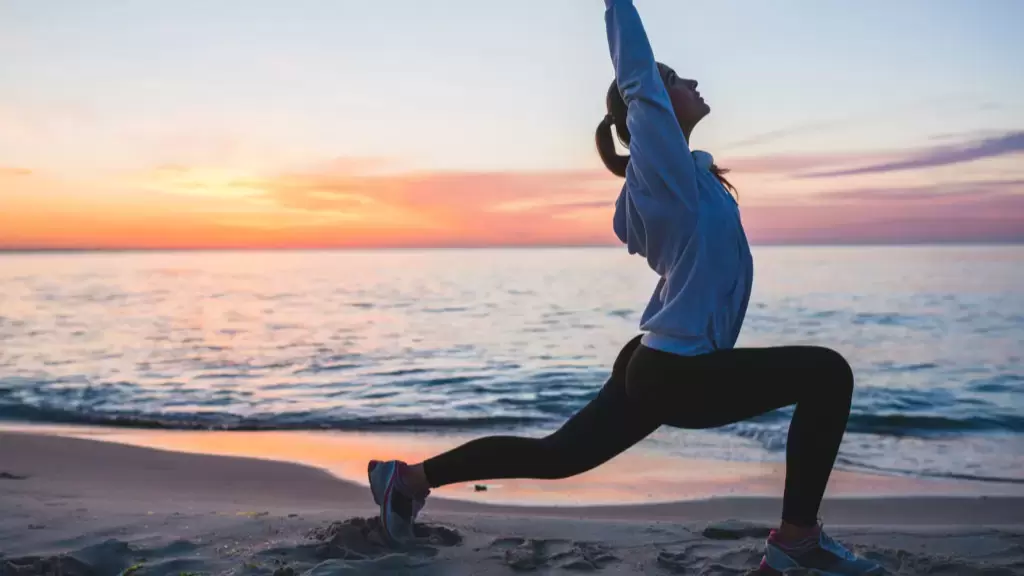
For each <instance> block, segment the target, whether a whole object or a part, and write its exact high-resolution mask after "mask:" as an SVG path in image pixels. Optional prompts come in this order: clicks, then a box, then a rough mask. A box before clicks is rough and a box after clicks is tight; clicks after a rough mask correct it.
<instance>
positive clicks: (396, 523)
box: [367, 460, 430, 545]
mask: <svg viewBox="0 0 1024 576" xmlns="http://www.w3.org/2000/svg"><path fill="white" fill-rule="evenodd" d="M405 467H406V463H405V462H401V461H399V460H391V461H389V462H381V461H379V460H371V461H370V464H369V466H368V467H367V476H369V478H370V492H371V493H372V494H373V501H374V502H375V503H376V504H377V505H378V506H380V525H381V528H382V530H381V532H383V534H384V537H385V538H386V539H387V541H388V542H389V543H390V544H395V545H400V544H404V543H406V542H408V541H410V540H412V539H413V538H414V534H413V529H412V527H413V522H414V521H415V520H416V516H418V515H419V513H420V510H422V509H423V506H424V505H425V504H426V497H427V495H429V494H430V492H429V491H428V492H427V493H426V494H422V495H415V494H413V493H412V491H411V490H410V489H409V488H408V487H406V486H405V484H403V483H402V475H401V473H402V470H403V469H404V468H405Z"/></svg>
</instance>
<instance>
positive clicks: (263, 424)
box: [0, 404, 550, 432]
mask: <svg viewBox="0 0 1024 576" xmlns="http://www.w3.org/2000/svg"><path fill="white" fill-rule="evenodd" d="M0 420H9V421H23V422H33V423H47V424H82V425H91V426H109V427H117V428H140V429H150V430H223V431H233V430H234V431H269V430H344V431H362V432H369V431H375V430H379V431H389V430H390V431H395V432H398V431H402V432H416V431H435V432H436V431H449V432H456V431H471V430H486V429H509V428H531V427H536V426H538V425H541V424H546V423H550V419H548V418H540V417H533V416H500V415H496V416H466V417H459V418H451V417H437V418H430V417H422V416H380V417H373V418H361V417H346V418H338V417H331V416H329V415H326V414H317V413H309V412H302V413H294V412H293V413H280V414H256V415H251V416H239V415H234V414H226V413H208V412H203V413H180V414H179V413H159V414H154V413H144V412H135V411H127V410H123V411H99V410H72V409H64V408H57V407H38V406H30V405H27V404H7V405H0Z"/></svg>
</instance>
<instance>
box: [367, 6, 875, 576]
mask: <svg viewBox="0 0 1024 576" xmlns="http://www.w3.org/2000/svg"><path fill="white" fill-rule="evenodd" d="M605 4H606V13H605V20H606V26H607V33H608V44H609V48H610V52H611V57H612V61H613V64H614V67H615V78H616V82H613V83H612V86H611V87H610V89H609V91H608V97H607V107H608V115H607V116H605V118H604V120H602V121H601V124H600V125H599V126H598V129H597V148H598V152H599V153H600V155H601V159H602V160H603V161H604V163H605V165H606V166H607V167H608V169H609V170H611V171H612V172H614V173H615V174H616V175H618V176H620V177H624V178H625V185H624V186H623V188H622V192H621V193H620V194H619V198H618V200H617V201H616V204H615V216H614V229H615V234H616V235H617V236H618V237H619V239H620V240H621V241H622V242H623V243H624V244H625V245H626V246H627V247H628V250H629V252H630V253H631V254H639V255H640V256H643V257H644V258H645V259H646V260H647V263H648V264H649V265H650V267H651V268H652V269H653V270H654V271H655V272H656V273H657V274H658V275H659V276H660V277H661V279H660V280H659V281H658V285H657V287H656V288H655V290H654V294H653V296H652V297H651V300H650V302H649V303H648V305H647V308H646V310H645V311H644V313H643V316H642V318H641V321H640V329H641V331H642V332H643V335H642V336H637V337H636V338H634V339H633V340H631V341H630V342H629V343H628V344H626V346H625V347H624V348H623V349H622V351H621V352H620V353H619V356H618V358H617V359H616V360H615V364H614V367H613V369H612V374H611V376H610V377H609V379H608V381H607V383H606V384H605V385H604V387H603V388H602V389H601V391H600V392H599V393H598V394H597V396H596V397H595V398H594V399H593V400H592V401H591V402H590V403H589V404H588V405H586V406H585V407H584V408H583V409H582V410H580V411H579V412H578V413H577V414H576V415H574V416H573V417H572V418H570V419H569V420H568V421H567V422H566V423H565V424H564V425H563V426H562V427H561V428H560V429H559V430H557V431H556V432H554V433H552V434H551V435H549V436H547V437H544V438H522V437H515V436H490V437H486V438H480V439H477V440H473V441H471V442H468V443H466V444H463V445H462V446H459V447H458V448H455V449H454V450H451V451H449V452H445V453H443V454H440V455H438V456H435V457H433V458H430V459H429V460H426V461H424V462H423V463H420V464H416V465H407V464H405V463H404V462H399V461H396V460H392V461H388V462H382V461H372V462H370V465H369V479H370V487H371V490H372V492H373V498H374V501H375V502H376V503H377V504H378V505H380V515H381V523H382V525H383V528H384V532H385V534H386V535H387V537H388V538H389V539H390V540H392V541H394V542H396V543H401V542H403V541H406V540H408V539H409V538H411V536H412V523H413V520H414V519H415V518H416V516H417V514H418V513H419V511H420V510H421V509H422V507H423V505H424V503H425V501H426V497H427V495H428V494H429V492H430V489H431V488H436V487H439V486H445V485H447V484H453V483H457V482H470V481H477V480H492V479H499V478H546V479H555V478H568V477H570V476H574V475H576V474H580V473H582V472H586V471H588V470H591V469H592V468H595V467H596V466H599V465H600V464H602V463H604V462H607V461H608V460H609V459H611V458H613V457H615V456H616V455H618V454H620V453H621V452H623V451H624V450H626V449H628V448H629V447H630V446H633V445H634V444H636V443H637V442H639V441H640V440H642V439H644V438H645V437H647V436H648V435H649V434H651V433H652V432H654V430H656V429H657V428H658V427H659V426H661V425H669V426H674V427H678V428H713V427H717V426H724V425H726V424H731V423H734V422H739V421H741V420H746V419H749V418H753V417H755V416H757V415H759V414H764V413H765V412H769V411H771V410H776V409H779V408H783V407H786V406H793V405H795V406H796V409H795V411H794V412H793V420H792V423H791V424H790V427H789V439H788V442H787V446H786V484H785V494H784V498H783V504H782V522H781V525H780V527H779V529H778V530H773V531H772V532H771V535H770V536H769V537H768V540H767V543H766V551H765V556H764V560H762V562H761V565H760V567H759V569H758V573H759V574H779V573H782V572H783V571H785V570H788V569H790V568H798V567H799V568H812V569H817V570H818V571H819V572H821V573H824V574H843V575H849V574H876V573H879V571H880V567H878V566H877V565H875V564H872V563H870V562H868V561H866V560H863V559H859V558H857V557H856V556H854V555H853V554H852V553H850V552H849V551H848V550H846V549H845V548H843V547H842V546H841V545H840V544H838V543H837V542H835V541H834V540H832V539H831V538H829V537H828V536H827V535H826V534H825V533H824V532H823V531H822V529H821V526H820V524H819V523H818V507H819V505H820V504H821V500H822V497H823V495H824V493H825V486H826V484H827V483H828V479H829V474H830V473H831V471H832V465H833V463H834V461H835V457H836V453H837V451H838V450H839V443H840V441H841V440H842V438H843V432H844V431H845V429H846V420H847V417H848V416H849V411H850V397H851V394H852V392H853V373H852V371H851V370H850V365H849V364H848V363H847V362H846V360H845V359H844V358H843V357H842V356H840V355H839V354H838V353H837V352H835V351H833V350H830V349H828V348H821V347H813V346H782V347H774V348H747V349H737V348H734V347H733V346H734V344H735V342H736V338H737V336H738V335H739V332H740V326H741V324H742V323H743V317H744V314H745V313H746V309H747V302H748V301H749V298H750V290H751V280H752V275H753V261H752V258H751V255H750V248H749V246H748V244H747V240H746V236H745V235H744V233H743V227H742V225H741V223H740V215H739V209H738V206H737V204H736V201H735V200H734V199H733V197H732V196H731V195H730V193H729V190H731V189H732V186H731V185H730V184H729V183H728V181H727V180H725V178H724V177H722V171H721V170H719V169H718V167H717V166H715V165H714V164H713V163H712V158H711V156H710V155H709V154H708V153H706V152H699V151H698V152H693V153H691V152H690V149H689V146H688V142H689V140H690V132H691V131H692V130H693V128H694V126H695V125H696V124H697V122H698V121H699V120H701V119H702V118H703V117H704V116H705V115H707V114H708V112H710V108H709V107H708V106H707V104H705V103H704V100H703V98H701V96H700V93H699V92H698V91H697V89H696V88H697V82H695V81H693V80H686V79H682V78H679V77H678V76H676V73H675V71H673V70H672V69H671V68H669V67H667V66H665V65H662V64H660V63H657V62H655V60H654V55H653V53H652V50H651V46H650V43H649V42H648V39H647V35H646V33H645V31H644V29H643V25H642V23H641V21H640V16H639V15H638V14H637V12H636V9H635V8H634V7H633V5H632V2H631V1H630V0H605ZM613 129H614V131H615V133H616V134H617V135H618V137H619V139H620V140H621V141H622V142H623V143H624V144H627V145H628V146H629V151H630V155H629V156H620V155H618V154H617V152H616V151H615V146H614V143H613V134H612V130H613ZM727 189H729V190H727Z"/></svg>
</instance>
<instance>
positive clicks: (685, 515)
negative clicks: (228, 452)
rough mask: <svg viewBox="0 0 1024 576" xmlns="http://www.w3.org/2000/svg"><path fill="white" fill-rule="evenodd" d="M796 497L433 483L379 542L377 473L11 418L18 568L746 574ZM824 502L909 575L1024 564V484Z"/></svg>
mask: <svg viewBox="0 0 1024 576" xmlns="http://www.w3.org/2000/svg"><path fill="white" fill-rule="evenodd" d="M108 440H109V438H108ZM562 485H563V486H565V484H564V483H563V484H562ZM569 487H570V488H571V485H570V486H569ZM779 506H780V504H779V501H778V500H777V499H775V498H766V497H725V498H706V499H701V500H695V501H685V502H673V503H653V504H631V505H620V506H608V505H600V506H599V505H594V506H574V507H556V506H507V505H505V506H503V505H495V504H487V503H481V502H471V501H465V500H453V499H445V498H432V499H431V501H430V502H429V503H428V506H427V508H426V510H425V511H424V514H423V517H422V520H423V522H422V524H421V525H420V527H419V535H420V537H421V538H420V541H419V542H417V543H416V544H415V545H411V546H407V547H404V548H401V549H393V548H390V547H388V546H385V545H383V544H382V543H381V541H380V538H379V536H378V534H377V531H376V519H375V513H376V510H375V507H374V506H373V505H372V501H371V500H370V498H369V495H368V492H367V489H366V488H365V486H360V485H358V484H357V483H354V482H348V481H345V480H342V479H340V478H338V477H337V476H335V475H333V474H331V473H329V472H327V471H326V470H324V469H322V468H318V467H315V466H308V465H302V464H296V463H288V462H278V461H272V460H263V459H255V458H240V457H231V456H224V455H204V454H196V453H188V452H180V451H169V450H159V449H154V448H149V447H142V446H132V445H127V444H123V443H116V442H108V441H101V440H97V439H88V438H81V437H78V438H76V437H69V436H66V435H64V436H60V435H54V434H42V433H29V432H11V431H8V432H0V575H2V576H8V575H13V574H18V575H21V574H65V575H79V574H97V575H107V574H111V575H115V574H132V575H135V576H143V575H150V574H168V575H174V576H181V575H182V574H247V575H248V574H252V575H262V574H266V575H278V576H284V575H287V574H296V575H297V574H312V575H322V574H403V573H409V574H483V575H490V574H513V573H523V572H526V573H537V574H560V573H565V574H571V573H576V572H599V573H602V574H723V575H724V574H744V573H745V572H746V571H747V570H749V569H750V568H752V567H754V566H756V564H757V561H758V559H759V558H760V549H761V546H762V543H763V538H764V536H765V535H766V532H767V529H768V527H769V526H770V525H772V523H773V522H774V521H775V519H776V518H777V515H778V510H779ZM822 515H823V516H824V518H825V521H826V523H827V526H828V527H829V531H830V533H832V534H833V535H834V536H837V537H839V538H840V539H842V540H843V541H845V542H846V543H847V544H848V545H850V546H851V547H852V548H854V549H855V550H857V551H858V552H860V553H862V554H865V555H867V556H869V557H871V558H874V559H876V560H878V561H880V562H881V563H883V564H884V565H885V566H886V567H887V568H888V569H889V570H890V572H891V573H893V574H930V575H957V576H960V575H964V576H970V575H985V576H994V575H1015V574H1024V498H1021V497H1018V496H988V497H978V496H966V495H954V496H938V495H934V496H884V497H879V496H872V497H843V496H840V497H830V498H829V499H828V500H827V501H826V503H825V505H824V506H823V510H822Z"/></svg>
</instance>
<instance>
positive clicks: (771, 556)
mask: <svg viewBox="0 0 1024 576" xmlns="http://www.w3.org/2000/svg"><path fill="white" fill-rule="evenodd" d="M794 569H800V570H807V571H809V572H810V573H811V574H816V575H819V576H877V575H880V574H884V573H885V569H884V568H882V567H881V566H880V565H878V564H875V563H874V562H871V561H870V560H865V559H864V558H860V557H858V556H857V555H856V554H854V553H853V552H850V551H849V550H847V549H846V548H845V547H844V546H843V545H842V544H840V543H839V542H836V541H835V540H833V539H832V537H831V536H829V535H828V534H825V531H824V530H823V529H822V527H821V525H820V524H819V525H818V527H817V529H816V534H814V535H812V536H811V537H809V538H807V539H806V540H804V541H803V542H797V543H785V544H783V543H782V542H781V541H780V539H779V536H778V533H777V532H776V531H775V530H772V531H771V534H770V535H769V536H768V541H767V542H766V543H765V552H764V558H763V559H762V560H761V565H760V566H759V567H758V568H757V570H755V571H753V572H750V573H749V574H750V575H751V576H753V575H757V576H782V575H783V574H785V573H786V572H787V571H789V570H794ZM801 573H802V572H801Z"/></svg>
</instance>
